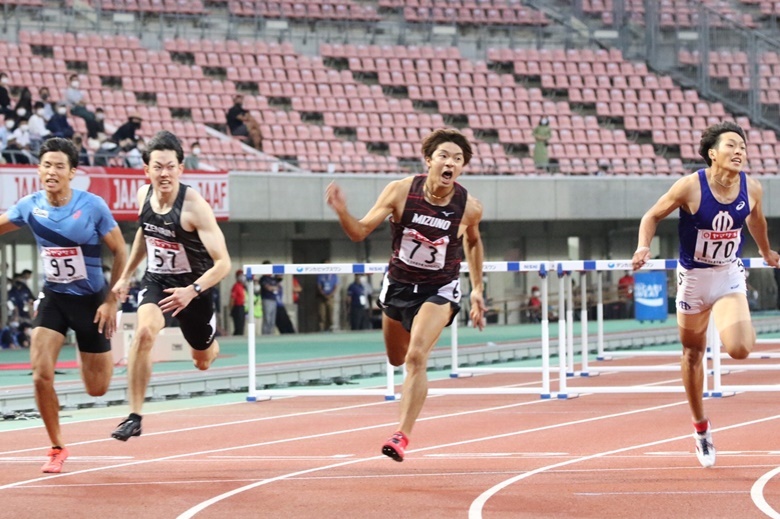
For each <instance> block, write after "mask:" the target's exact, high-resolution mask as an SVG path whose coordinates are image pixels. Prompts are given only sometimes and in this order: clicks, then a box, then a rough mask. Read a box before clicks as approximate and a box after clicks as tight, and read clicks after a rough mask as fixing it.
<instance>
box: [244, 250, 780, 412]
mask: <svg viewBox="0 0 780 519" xmlns="http://www.w3.org/2000/svg"><path fill="white" fill-rule="evenodd" d="M742 261H743V264H744V265H745V268H771V267H769V266H768V265H766V263H765V262H764V261H763V259H762V258H744V259H743V260H742ZM676 268H677V260H675V259H656V260H649V261H648V262H647V263H646V264H645V265H644V266H643V268H642V269H641V270H673V269H676ZM243 270H244V272H245V274H246V280H247V281H246V283H247V297H248V298H249V303H250V308H253V307H254V287H253V281H252V279H253V276H254V275H258V276H262V275H316V274H321V273H335V274H369V273H377V274H382V275H384V273H385V271H386V270H387V264H386V263H326V264H263V265H260V264H249V265H244V267H243ZM617 270H632V264H631V260H563V261H546V260H540V261H487V262H484V263H483V271H484V272H537V273H539V275H540V277H541V278H542V282H541V285H542V323H541V330H542V332H541V333H542V337H541V341H542V359H541V360H542V366H541V367H539V368H535V367H534V368H515V367H505V368H501V367H483V368H477V367H474V368H466V369H463V370H461V369H460V368H459V367H458V351H457V348H458V331H457V330H458V327H457V319H456V320H454V321H453V325H452V335H451V348H452V351H451V358H452V366H451V368H452V369H451V373H450V376H451V377H452V378H459V377H462V376H467V375H468V374H474V373H512V372H514V373H538V374H540V375H541V385H540V386H539V387H523V388H511V387H493V388H489V387H488V388H463V389H461V388H449V389H439V388H431V389H430V390H429V394H431V395H438V394H441V395H491V394H495V395H499V394H505V395H506V394H509V395H511V394H538V395H539V396H540V398H543V399H549V398H553V397H555V398H557V399H567V398H572V397H575V396H577V394H576V393H570V389H571V391H580V392H583V393H681V392H684V388H683V387H682V386H681V385H679V386H591V387H572V388H569V386H568V383H567V379H568V378H569V377H571V376H572V375H574V372H573V363H572V364H571V365H570V364H569V362H568V360H567V359H570V358H571V359H573V320H574V319H573V315H574V311H573V304H572V303H573V294H572V286H571V273H572V272H575V271H576V272H580V274H581V290H582V294H583V297H582V302H583V309H582V314H581V316H582V319H583V326H582V327H581V328H582V331H583V337H582V341H581V348H582V351H581V359H582V365H583V366H584V367H585V369H582V370H581V372H580V375H581V376H583V377H587V376H595V375H597V374H598V373H603V372H615V371H620V370H619V369H615V367H612V368H608V369H595V368H593V367H591V366H590V365H589V364H588V357H589V355H590V351H589V349H590V348H589V341H588V338H587V306H586V305H587V303H586V295H587V292H586V285H587V273H588V272H591V271H596V272H599V275H598V276H597V288H598V295H597V306H596V308H597V310H596V313H597V322H598V327H597V330H598V332H597V350H596V353H597V360H601V359H602V357H603V354H604V330H603V316H604V312H603V296H602V291H603V290H602V288H603V284H602V274H601V273H602V272H609V271H617ZM461 272H468V264H467V263H465V262H464V263H461ZM551 272H555V273H556V274H557V275H558V283H559V289H558V323H559V326H558V356H559V359H558V360H559V362H558V368H557V371H558V375H559V380H558V391H557V392H553V391H552V390H551V381H550V374H551V372H552V371H553V370H554V369H555V368H552V367H551V363H550V357H551V352H550V341H549V333H550V330H549V313H548V307H549V288H548V279H547V278H548V276H549V273H551ZM567 300H568V308H567V304H566V303H567ZM256 332H257V326H256V321H255V317H254V312H250V315H249V321H248V393H247V401H250V402H252V401H257V400H258V398H259V397H260V398H263V397H268V398H271V397H274V396H382V397H384V398H385V399H386V400H396V399H398V398H399V397H400V395H399V394H398V393H396V391H395V368H394V367H393V366H391V365H390V364H389V362H388V363H387V371H386V379H385V385H384V387H382V388H379V389H372V388H368V389H298V388H294V389H262V390H260V389H258V388H257V376H256V365H257V356H256V347H257V337H256ZM715 335H716V336H717V334H715ZM715 342H717V341H715ZM778 342H780V341H778ZM570 346H571V348H572V349H571V350H569V351H570V352H567V349H569V348H570ZM712 349H713V351H715V346H714V345H713V346H712ZM717 352H718V354H713V355H709V356H708V357H710V358H711V359H712V361H713V369H712V374H713V377H714V386H713V390H712V391H711V392H710V391H707V384H708V380H707V379H708V376H707V375H708V373H709V371H710V370H708V369H705V377H704V383H705V394H706V395H707V396H722V395H723V393H724V392H728V391H735V390H738V391H750V390H771V391H780V384H779V385H769V386H765V385H764V386H756V387H755V389H753V388H751V387H744V386H723V385H722V383H721V380H720V377H721V376H722V373H721V371H720V369H721V368H720V366H721V363H720V357H721V355H720V348H719V347H718V348H717ZM567 353H568V354H567ZM626 368H628V367H626ZM640 370H643V371H678V370H679V366H677V367H668V368H667V367H662V368H652V369H650V370H648V369H647V368H642V369H634V370H633V371H640ZM626 371H631V370H626ZM767 388H769V389H767Z"/></svg>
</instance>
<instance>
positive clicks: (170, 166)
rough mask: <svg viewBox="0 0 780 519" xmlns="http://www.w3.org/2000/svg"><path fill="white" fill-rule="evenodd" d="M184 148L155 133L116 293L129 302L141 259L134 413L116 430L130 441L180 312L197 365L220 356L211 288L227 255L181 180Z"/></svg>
mask: <svg viewBox="0 0 780 519" xmlns="http://www.w3.org/2000/svg"><path fill="white" fill-rule="evenodd" d="M183 160H184V152H183V150H182V148H181V143H180V142H179V139H178V138H176V136H175V135H173V134H172V133H170V132H167V131H162V132H159V133H157V135H155V136H154V137H153V138H152V139H151V140H150V141H149V143H148V146H147V152H146V153H144V172H145V173H146V176H147V177H148V178H149V180H150V184H148V185H145V186H141V188H140V189H139V190H138V205H139V207H140V210H139V213H138V222H139V227H138V231H137V232H136V235H135V240H134V241H133V247H132V250H131V251H130V259H129V261H128V263H127V266H126V267H125V269H124V272H123V273H122V276H121V278H120V279H119V281H118V282H117V283H116V284H115V285H114V289H113V290H114V292H115V293H116V294H117V296H118V297H119V298H120V299H121V300H124V299H126V298H127V294H128V291H129V288H130V281H131V279H132V277H133V274H134V273H135V271H136V269H137V268H138V266H139V265H140V264H141V261H143V259H144V258H145V259H146V273H145V274H144V277H143V279H142V280H141V291H140V292H139V294H138V299H139V304H138V324H137V326H136V333H135V335H134V336H133V342H132V344H131V345H130V352H129V355H128V366H127V373H128V380H129V384H128V386H129V387H128V393H129V400H130V411H131V412H130V416H128V418H127V419H126V420H125V421H123V422H122V423H120V424H119V426H118V427H117V428H116V430H115V431H114V432H113V433H112V434H111V436H112V437H113V438H116V439H117V440H121V441H127V440H128V439H129V438H131V437H132V436H140V434H141V408H142V406H143V403H144V399H145V397H146V388H147V386H148V385H149V378H150V377H151V371H152V368H151V365H152V360H151V350H152V347H153V346H154V342H155V339H156V338H157V335H158V334H159V333H160V331H161V330H162V329H163V328H164V327H165V326H166V325H168V324H170V317H176V318H177V319H178V322H179V327H180V328H181V332H182V335H184V338H185V339H186V340H187V343H189V345H190V346H191V351H190V354H191V355H192V360H193V362H194V364H195V366H196V367H197V368H198V369H202V370H205V369H208V368H209V366H211V363H212V362H213V361H214V359H216V358H217V355H218V354H219V343H218V342H217V341H215V340H214V336H215V333H216V316H215V315H214V307H213V304H212V292H213V287H214V286H216V285H217V284H218V283H219V282H220V281H221V280H222V279H224V278H225V276H227V274H228V273H229V272H230V257H229V256H228V252H227V247H226V246H225V237H224V236H223V234H222V231H221V230H220V228H219V226H218V225H217V220H216V218H215V217H214V212H213V211H212V209H211V206H209V204H208V203H207V202H206V201H205V200H204V199H203V197H202V196H201V195H200V194H199V193H198V192H197V191H196V190H194V189H190V188H189V187H188V186H186V185H184V184H182V183H181V182H180V181H179V178H180V177H181V174H182V173H183V171H184V166H183V165H182V161H183Z"/></svg>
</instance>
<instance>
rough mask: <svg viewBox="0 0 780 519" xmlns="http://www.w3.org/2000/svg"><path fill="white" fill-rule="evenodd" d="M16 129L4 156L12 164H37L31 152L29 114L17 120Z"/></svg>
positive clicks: (9, 139)
mask: <svg viewBox="0 0 780 519" xmlns="http://www.w3.org/2000/svg"><path fill="white" fill-rule="evenodd" d="M16 123H17V125H16V129H15V130H14V131H13V133H12V134H11V136H10V137H9V138H8V146H6V149H5V151H4V152H3V157H4V158H5V159H6V160H7V161H8V162H10V163H12V164H35V163H36V159H35V158H34V157H33V156H32V154H31V153H30V128H29V121H28V118H27V116H24V117H20V118H19V119H17V121H16Z"/></svg>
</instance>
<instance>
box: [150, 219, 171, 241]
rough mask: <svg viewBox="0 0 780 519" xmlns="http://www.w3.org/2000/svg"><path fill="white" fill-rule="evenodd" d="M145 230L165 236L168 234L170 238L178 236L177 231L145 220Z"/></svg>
mask: <svg viewBox="0 0 780 519" xmlns="http://www.w3.org/2000/svg"><path fill="white" fill-rule="evenodd" d="M144 231H149V232H156V233H157V234H162V235H163V236H168V237H169V238H175V237H176V231H173V230H171V229H166V228H165V227H158V226H156V225H154V224H153V223H147V222H144Z"/></svg>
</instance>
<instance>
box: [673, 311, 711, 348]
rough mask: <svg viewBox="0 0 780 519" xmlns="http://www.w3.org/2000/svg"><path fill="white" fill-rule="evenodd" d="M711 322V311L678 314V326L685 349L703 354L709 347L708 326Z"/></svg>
mask: <svg viewBox="0 0 780 519" xmlns="http://www.w3.org/2000/svg"><path fill="white" fill-rule="evenodd" d="M709 322H710V310H706V311H704V312H701V313H698V314H683V313H681V312H678V313H677V326H678V329H679V333H680V342H681V343H682V345H683V348H691V349H694V350H697V351H701V352H703V351H704V350H705V349H706V347H707V326H708V325H709Z"/></svg>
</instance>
